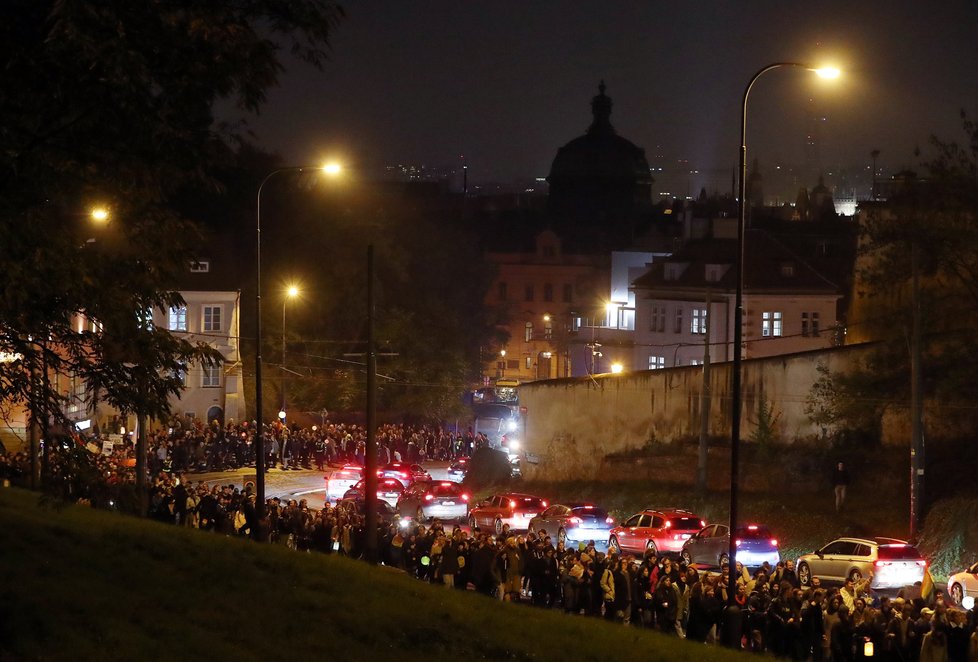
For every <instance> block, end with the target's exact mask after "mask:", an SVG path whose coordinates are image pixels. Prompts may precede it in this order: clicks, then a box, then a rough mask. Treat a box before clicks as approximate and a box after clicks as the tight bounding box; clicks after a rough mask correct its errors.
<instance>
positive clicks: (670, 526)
mask: <svg viewBox="0 0 978 662" xmlns="http://www.w3.org/2000/svg"><path fill="white" fill-rule="evenodd" d="M666 528H667V529H671V528H672V520H668V521H667V522H666Z"/></svg>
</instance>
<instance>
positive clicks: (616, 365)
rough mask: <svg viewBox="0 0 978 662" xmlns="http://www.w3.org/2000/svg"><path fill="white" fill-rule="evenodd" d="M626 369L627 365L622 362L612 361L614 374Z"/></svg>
mask: <svg viewBox="0 0 978 662" xmlns="http://www.w3.org/2000/svg"><path fill="white" fill-rule="evenodd" d="M624 370H625V366H623V365H622V364H620V363H612V364H611V373H612V374H614V375H617V374H620V373H621V372H622V371H624Z"/></svg>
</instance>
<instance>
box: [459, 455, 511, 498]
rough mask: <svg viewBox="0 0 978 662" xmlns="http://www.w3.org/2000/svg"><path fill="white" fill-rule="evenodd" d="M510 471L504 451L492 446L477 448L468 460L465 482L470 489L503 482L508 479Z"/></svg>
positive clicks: (506, 481) (507, 457)
mask: <svg viewBox="0 0 978 662" xmlns="http://www.w3.org/2000/svg"><path fill="white" fill-rule="evenodd" d="M511 473H512V467H511V466H510V464H509V456H508V455H507V454H506V453H504V452H503V451H499V450H496V449H494V448H479V449H478V450H476V451H475V453H474V454H473V455H472V459H470V460H469V468H468V471H466V473H465V484H466V486H469V487H470V488H472V489H478V488H480V487H486V486H488V485H499V484H505V483H508V482H509V481H510V477H511Z"/></svg>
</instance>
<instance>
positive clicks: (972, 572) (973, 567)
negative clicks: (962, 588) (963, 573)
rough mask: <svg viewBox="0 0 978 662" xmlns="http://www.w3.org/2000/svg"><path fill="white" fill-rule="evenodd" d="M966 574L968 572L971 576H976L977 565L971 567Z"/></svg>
mask: <svg viewBox="0 0 978 662" xmlns="http://www.w3.org/2000/svg"><path fill="white" fill-rule="evenodd" d="M968 572H970V573H971V574H973V575H978V563H976V564H974V565H973V566H971V568H970V569H969V570H968Z"/></svg>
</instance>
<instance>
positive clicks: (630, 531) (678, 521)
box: [608, 508, 706, 555]
mask: <svg viewBox="0 0 978 662" xmlns="http://www.w3.org/2000/svg"><path fill="white" fill-rule="evenodd" d="M704 526H706V522H704V521H703V520H701V519H700V518H699V517H697V516H696V515H694V514H693V513H691V512H689V511H688V510H681V509H677V508H663V509H659V510H657V509H654V508H648V509H646V510H643V511H642V512H640V513H635V514H634V515H632V516H631V517H629V518H628V519H627V520H625V521H624V522H622V523H621V524H620V525H618V526H616V527H615V528H613V529H612V530H611V532H610V533H609V534H608V550H609V551H610V552H614V553H616V554H621V553H623V552H632V553H637V554H644V553H645V551H646V550H652V551H653V552H655V553H656V554H669V555H678V554H679V552H680V551H682V548H683V544H684V543H685V542H686V540H688V539H689V538H691V537H692V536H693V534H695V533H697V532H698V531H699V530H700V529H702V528H703V527H704Z"/></svg>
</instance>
